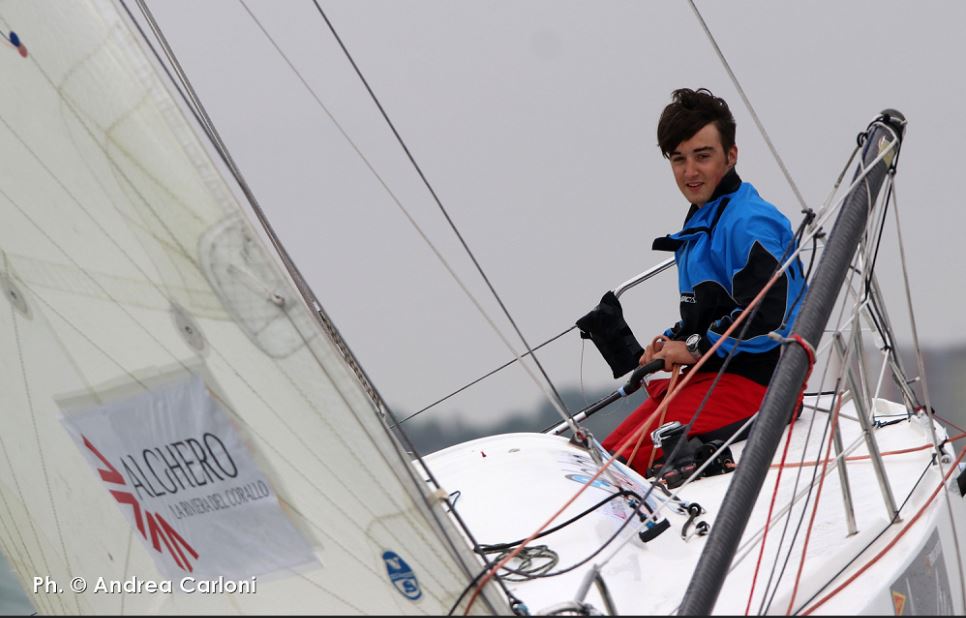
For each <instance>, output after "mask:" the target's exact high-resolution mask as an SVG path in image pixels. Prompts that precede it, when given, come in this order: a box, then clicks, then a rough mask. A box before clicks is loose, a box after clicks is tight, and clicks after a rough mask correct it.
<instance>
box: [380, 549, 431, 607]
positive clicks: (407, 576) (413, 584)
mask: <svg viewBox="0 0 966 618" xmlns="http://www.w3.org/2000/svg"><path fill="white" fill-rule="evenodd" d="M382 561H383V562H385V563H386V573H388V575H389V581H391V582H392V585H393V586H395V587H396V590H398V591H399V592H401V593H402V595H403V596H404V597H406V598H407V599H409V600H410V601H418V600H419V599H420V598H421V597H422V596H423V591H422V590H421V589H420V588H419V580H418V579H416V574H415V573H414V572H413V570H412V569H411V568H410V567H409V564H407V562H406V561H405V560H403V559H402V558H401V557H400V556H399V554H397V553H396V552H394V551H386V552H383V554H382Z"/></svg>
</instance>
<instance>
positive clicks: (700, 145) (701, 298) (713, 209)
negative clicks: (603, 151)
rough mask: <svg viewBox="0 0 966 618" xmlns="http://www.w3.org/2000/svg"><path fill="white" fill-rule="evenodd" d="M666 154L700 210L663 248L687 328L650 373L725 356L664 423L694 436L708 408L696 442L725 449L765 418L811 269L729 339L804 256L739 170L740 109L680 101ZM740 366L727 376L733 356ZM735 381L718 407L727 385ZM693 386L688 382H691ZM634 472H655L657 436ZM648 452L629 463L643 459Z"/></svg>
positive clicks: (669, 117)
mask: <svg viewBox="0 0 966 618" xmlns="http://www.w3.org/2000/svg"><path fill="white" fill-rule="evenodd" d="M657 139H658V145H659V146H660V148H661V152H662V153H663V154H664V156H665V157H666V158H667V159H669V160H670V162H671V171H672V172H673V173H674V180H675V182H677V185H678V189H680V191H681V193H682V194H683V195H684V197H685V198H686V199H687V200H688V201H689V202H690V203H691V208H690V210H689V211H688V214H687V216H686V217H685V219H684V228H683V229H682V230H681V231H679V232H676V233H674V234H669V235H667V236H664V237H662V238H657V239H655V241H654V245H653V248H654V249H655V250H659V251H674V259H675V263H676V265H677V270H678V287H679V289H680V292H681V303H680V307H681V319H680V320H679V321H678V322H677V323H676V324H675V325H674V326H672V327H671V328H669V329H667V330H666V331H664V333H662V334H660V335H658V336H656V337H654V339H653V340H652V341H651V343H650V344H649V345H648V346H647V347H646V348H645V351H644V355H643V356H642V357H641V359H640V363H641V364H645V363H648V362H650V361H652V360H654V359H657V358H660V359H664V368H665V370H667V371H670V370H671V369H672V367H673V366H674V365H684V366H686V367H687V368H686V369H685V371H688V370H689V369H690V366H693V365H694V364H695V363H696V362H697V361H698V359H700V358H701V357H702V356H703V355H705V353H707V352H708V351H709V349H710V348H711V347H712V346H713V345H714V344H715V343H717V342H718V341H719V340H722V339H723V341H721V345H720V347H719V348H718V349H717V350H716V351H715V352H714V353H713V354H712V355H711V356H710V357H709V358H708V359H707V361H706V362H705V364H704V365H703V366H702V367H701V368H700V369H699V370H698V372H697V374H696V375H694V376H692V377H691V380H690V382H689V383H688V384H687V385H686V386H685V388H684V389H683V390H681V392H679V393H678V394H677V396H675V397H674V398H673V399H672V400H671V402H670V404H669V405H668V408H667V411H666V414H665V416H664V422H665V423H666V422H670V421H679V422H680V423H681V424H682V425H687V424H688V423H689V422H690V421H691V418H692V416H693V415H694V414H695V412H696V411H698V408H699V407H701V410H700V413H699V415H698V417H697V419H696V420H695V422H694V425H693V426H692V427H691V430H690V432H689V436H702V437H704V438H705V439H709V440H710V439H718V438H725V437H727V436H728V435H730V434H731V433H732V432H733V431H734V430H735V429H737V428H738V427H740V426H741V424H742V423H743V422H744V421H745V420H747V419H748V417H750V416H751V415H752V414H754V413H755V412H756V411H757V410H758V408H759V406H760V404H761V400H762V398H763V397H764V394H765V389H766V387H767V386H768V381H769V380H770V379H771V375H772V372H773V371H774V368H775V364H776V363H777V362H778V356H779V354H780V347H779V346H780V344H779V342H777V341H775V340H774V339H772V338H770V337H768V333H769V332H772V331H774V332H777V333H779V334H781V335H783V336H787V335H788V334H789V331H790V330H791V326H792V323H793V322H794V320H795V316H796V314H797V313H798V307H799V305H800V303H801V299H802V296H803V288H804V285H805V283H804V276H803V274H802V268H801V264H800V263H799V262H798V260H796V261H795V262H794V264H793V265H792V267H791V268H789V269H788V270H787V271H786V272H785V273H784V275H782V276H781V277H780V278H779V279H778V281H777V282H776V283H775V284H774V285H773V286H772V287H771V288H770V289H769V290H768V292H767V293H766V294H765V296H764V298H763V299H762V300H761V302H760V304H759V306H758V309H757V311H754V312H753V313H751V312H749V315H748V316H747V317H746V318H745V320H744V322H742V323H741V324H740V325H739V326H738V327H737V329H736V330H735V331H734V332H732V333H731V334H730V336H728V337H725V336H724V333H725V331H726V330H727V329H728V327H729V326H731V324H732V323H734V321H735V320H736V319H737V317H738V315H739V314H740V313H741V312H742V311H743V310H744V309H745V308H746V307H747V306H748V304H749V303H750V302H751V301H752V299H754V298H755V297H756V296H757V295H758V293H759V292H760V291H761V290H762V288H763V287H764V285H765V283H766V282H767V281H768V280H769V279H770V278H771V277H772V275H773V274H774V273H775V272H776V271H777V269H778V268H779V266H780V265H781V263H782V262H784V261H785V260H787V259H788V257H789V256H790V255H791V254H792V251H794V249H795V238H794V234H793V233H792V229H791V226H790V225H789V222H788V219H786V218H785V216H784V215H782V214H781V212H779V211H778V209H777V208H775V206H773V205H772V204H770V203H768V202H766V201H765V200H763V199H762V198H761V196H759V195H758V191H757V190H755V188H754V187H753V186H752V185H751V184H750V183H747V182H742V180H741V179H740V178H739V177H738V173H737V172H736V171H735V164H736V163H737V161H738V147H737V146H736V145H735V121H734V117H733V116H732V114H731V111H730V110H729V108H728V104H727V103H726V102H725V101H724V100H723V99H721V98H719V97H715V96H714V95H712V94H711V93H710V92H709V91H708V90H706V89H704V88H702V89H699V90H697V91H694V90H690V89H688V88H682V89H680V90H675V91H674V93H673V94H672V102H671V103H670V104H669V105H668V106H667V107H666V108H665V109H664V112H663V113H662V114H661V119H660V121H659V122H658V127H657ZM729 353H732V354H731V359H730V361H728V363H727V365H725V359H726V357H727V356H728V355H729ZM722 367H724V372H723V375H722V376H721V378H720V379H719V380H718V383H717V385H716V386H715V387H714V390H713V391H712V392H711V395H710V396H709V397H708V399H707V401H706V402H705V403H704V405H703V407H702V406H701V404H702V401H703V400H704V398H705V396H706V395H707V394H708V391H709V388H710V387H711V384H712V382H713V381H714V379H715V377H716V375H717V374H718V373H719V371H720V370H721V369H722ZM682 378H683V374H682ZM668 386H669V380H652V381H651V382H650V383H649V384H648V386H647V390H648V394H649V395H650V398H649V399H647V400H646V401H645V402H644V403H643V404H642V405H641V406H640V407H639V408H638V409H637V410H635V411H634V412H632V413H631V414H630V415H629V416H628V417H627V419H625V420H624V422H622V423H621V424H620V425H619V426H618V427H617V428H616V429H615V430H614V431H613V432H612V433H611V434H610V435H609V436H608V437H607V439H605V440H604V442H603V445H604V447H605V448H607V449H608V450H609V451H611V452H615V450H616V449H617V448H618V446H619V445H620V444H621V442H623V441H624V440H625V438H626V437H627V436H629V435H631V434H633V433H634V432H635V430H637V429H638V428H639V427H640V426H641V425H642V424H643V423H644V422H645V421H646V420H647V418H648V417H649V416H650V415H651V414H652V413H653V412H654V411H655V410H656V409H657V408H658V406H659V405H660V404H661V402H662V401H663V399H664V397H665V396H666V395H667V392H668ZM658 424H659V421H658V420H655V421H654V422H653V423H652V424H651V425H650V430H649V431H648V434H647V435H645V436H644V438H643V440H641V441H640V444H639V446H638V447H637V450H636V453H635V454H634V458H633V460H632V461H629V463H630V465H631V466H632V467H633V468H634V469H635V470H637V471H638V472H641V473H645V472H646V468H647V466H648V462H649V461H650V460H651V451H652V448H653V445H652V442H651V436H650V431H651V430H654V429H656V428H657V426H658ZM637 444H638V441H637V440H636V439H634V440H632V441H631V443H630V444H629V445H628V446H626V447H625V448H624V449H623V450H621V452H620V453H618V454H619V455H620V456H621V457H623V459H624V460H625V461H627V460H628V459H630V458H631V454H632V453H633V452H634V450H635V446H637Z"/></svg>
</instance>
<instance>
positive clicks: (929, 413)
mask: <svg viewBox="0 0 966 618" xmlns="http://www.w3.org/2000/svg"><path fill="white" fill-rule="evenodd" d="M894 184H895V181H894V180H893V185H894ZM891 196H892V213H893V216H894V217H895V220H896V236H897V240H898V244H899V256H900V262H901V264H902V281H903V285H904V287H905V290H906V303H907V304H908V309H909V322H910V324H911V328H912V342H913V348H914V350H915V354H916V365H917V369H918V372H919V377H920V379H921V380H922V395H923V398H924V399H925V401H926V409H925V410H924V412H925V414H926V418H928V419H929V432H930V434H931V436H932V439H933V443H934V444H936V429H935V427H934V426H933V417H934V416H935V412H934V411H933V408H932V403H931V402H930V399H929V384H928V382H927V381H926V365H925V362H924V361H923V357H922V348H921V347H920V346H919V330H918V329H917V328H916V314H915V310H914V309H913V306H912V288H911V286H910V285H909V271H908V268H907V265H906V250H905V245H904V243H903V241H902V226H901V225H900V221H899V203H898V197H897V196H896V192H895V191H894V190H893V192H892V194H891ZM937 450H938V445H937ZM937 461H938V462H939V466H940V470H942V458H941V457H938V458H937ZM945 501H946V508H947V510H948V512H949V517H950V525H951V527H952V532H953V547H955V548H956V565H957V566H958V568H959V580H960V581H964V582H966V578H964V572H963V556H962V552H961V551H960V549H959V532H958V531H957V529H956V518H955V517H954V516H953V506H952V504H951V503H950V500H949V494H948V493H947V494H945ZM960 591H961V594H962V600H963V605H964V606H966V585H963V586H960Z"/></svg>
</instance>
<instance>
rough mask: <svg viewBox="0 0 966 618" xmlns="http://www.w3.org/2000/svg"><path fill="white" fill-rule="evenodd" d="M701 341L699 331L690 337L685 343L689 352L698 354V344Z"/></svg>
mask: <svg viewBox="0 0 966 618" xmlns="http://www.w3.org/2000/svg"><path fill="white" fill-rule="evenodd" d="M700 342H701V335H698V334H697V333H695V334H694V335H691V336H690V337H688V339H687V341H686V342H685V343H684V345H686V346H687V348H688V352H691V353H692V354H697V353H698V344H699V343H700Z"/></svg>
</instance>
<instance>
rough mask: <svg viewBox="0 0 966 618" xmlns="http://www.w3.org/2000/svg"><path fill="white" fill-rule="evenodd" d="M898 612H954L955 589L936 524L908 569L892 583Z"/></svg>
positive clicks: (944, 613) (937, 613)
mask: <svg viewBox="0 0 966 618" xmlns="http://www.w3.org/2000/svg"><path fill="white" fill-rule="evenodd" d="M889 591H890V592H891V594H892V607H893V610H894V611H895V615H896V616H901V615H903V614H909V615H916V616H940V615H946V616H948V615H952V614H953V599H952V592H951V589H950V587H949V575H948V574H947V573H946V560H945V558H944V557H943V548H942V545H940V544H939V531H938V530H936V529H935V528H934V529H933V531H932V534H930V535H929V539H928V540H927V541H926V543H925V545H923V547H922V550H920V551H919V555H918V556H916V557H915V558H914V559H913V561H912V562H910V563H909V566H908V567H906V570H905V572H903V574H902V575H900V576H899V577H898V578H897V579H896V580H895V581H894V582H892V585H891V586H889Z"/></svg>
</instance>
